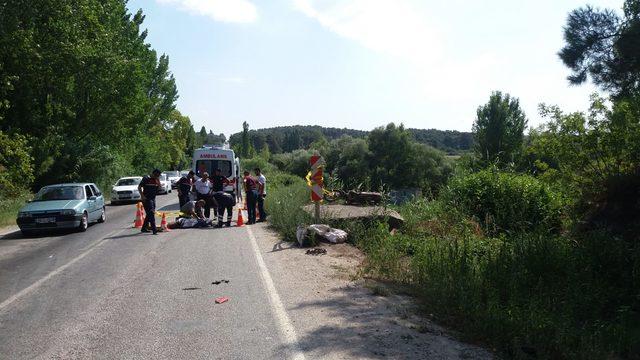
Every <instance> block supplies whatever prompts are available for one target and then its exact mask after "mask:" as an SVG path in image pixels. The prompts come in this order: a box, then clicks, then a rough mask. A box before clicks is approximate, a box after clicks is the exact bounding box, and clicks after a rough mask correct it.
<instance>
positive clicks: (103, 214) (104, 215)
mask: <svg viewBox="0 0 640 360" xmlns="http://www.w3.org/2000/svg"><path fill="white" fill-rule="evenodd" d="M105 221H107V209H105V208H104V207H103V208H102V215H100V218H99V219H98V222H99V223H103V222H105Z"/></svg>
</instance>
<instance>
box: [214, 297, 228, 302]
mask: <svg viewBox="0 0 640 360" xmlns="http://www.w3.org/2000/svg"><path fill="white" fill-rule="evenodd" d="M227 301H229V298H228V297H226V296H221V297H219V298H216V304H222V303H226V302H227Z"/></svg>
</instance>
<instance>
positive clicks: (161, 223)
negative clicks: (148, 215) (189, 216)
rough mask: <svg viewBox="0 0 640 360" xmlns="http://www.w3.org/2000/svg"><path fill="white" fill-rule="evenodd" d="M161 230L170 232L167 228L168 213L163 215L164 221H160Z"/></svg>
mask: <svg viewBox="0 0 640 360" xmlns="http://www.w3.org/2000/svg"><path fill="white" fill-rule="evenodd" d="M160 228H161V229H162V231H166V232H170V231H171V230H169V227H168V226H167V213H162V221H160Z"/></svg>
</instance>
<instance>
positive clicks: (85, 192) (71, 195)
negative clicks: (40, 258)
mask: <svg viewBox="0 0 640 360" xmlns="http://www.w3.org/2000/svg"><path fill="white" fill-rule="evenodd" d="M106 216H107V213H106V211H105V207H104V197H103V196H102V192H101V191H100V189H98V187H97V186H96V185H95V184H93V183H74V184H57V185H49V186H45V187H43V188H42V189H40V191H38V193H37V194H36V196H35V198H34V199H33V200H32V201H30V202H29V203H28V204H26V205H25V206H24V207H23V208H22V209H20V212H19V213H18V219H17V220H16V223H17V224H18V227H20V230H21V231H22V233H23V234H25V235H29V234H32V233H34V232H36V231H42V230H54V229H78V230H79V231H85V230H87V227H88V226H89V223H91V222H100V223H102V222H104V221H105V220H106Z"/></svg>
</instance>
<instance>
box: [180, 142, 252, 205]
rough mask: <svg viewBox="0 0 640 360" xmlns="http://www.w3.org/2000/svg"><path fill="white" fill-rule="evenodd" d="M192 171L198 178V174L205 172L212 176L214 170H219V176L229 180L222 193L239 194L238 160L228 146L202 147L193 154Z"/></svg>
mask: <svg viewBox="0 0 640 360" xmlns="http://www.w3.org/2000/svg"><path fill="white" fill-rule="evenodd" d="M192 164H193V165H192V170H193V171H194V172H195V173H196V177H197V178H199V177H200V174H202V173H204V172H207V173H209V175H213V172H214V170H215V169H220V174H221V175H222V176H224V177H226V178H227V179H228V180H229V184H228V185H227V186H225V188H224V191H226V192H233V193H235V194H236V196H237V195H239V194H240V185H241V184H240V182H241V181H240V180H241V177H240V159H238V158H237V157H236V155H235V153H234V152H233V150H231V149H230V148H229V145H228V144H225V145H223V146H209V145H204V146H203V147H201V148H200V149H196V150H194V152H193V163H192Z"/></svg>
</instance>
